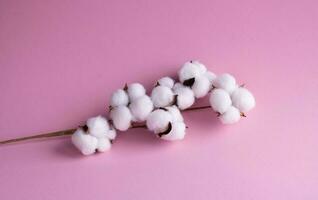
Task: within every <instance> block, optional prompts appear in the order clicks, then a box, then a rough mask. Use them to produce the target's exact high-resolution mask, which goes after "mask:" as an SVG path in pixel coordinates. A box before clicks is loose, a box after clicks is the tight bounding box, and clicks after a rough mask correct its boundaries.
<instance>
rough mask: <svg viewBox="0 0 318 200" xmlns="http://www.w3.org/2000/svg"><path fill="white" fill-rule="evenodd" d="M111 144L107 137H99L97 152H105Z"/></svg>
mask: <svg viewBox="0 0 318 200" xmlns="http://www.w3.org/2000/svg"><path fill="white" fill-rule="evenodd" d="M111 146H112V144H111V142H110V141H109V139H107V138H99V139H98V142H97V150H98V151H99V152H105V151H108V150H110V148H111Z"/></svg>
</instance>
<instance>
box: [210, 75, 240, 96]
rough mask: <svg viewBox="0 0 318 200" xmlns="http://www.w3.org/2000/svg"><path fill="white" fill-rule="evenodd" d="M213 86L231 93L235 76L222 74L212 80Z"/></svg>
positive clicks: (234, 84) (235, 86)
mask: <svg viewBox="0 0 318 200" xmlns="http://www.w3.org/2000/svg"><path fill="white" fill-rule="evenodd" d="M213 86H214V87H215V88H220V89H223V90H226V91H227V92H228V93H230V94H231V93H232V92H233V91H234V90H235V89H236V88H237V85H236V81H235V78H234V77H233V76H232V75H230V74H222V75H220V76H218V77H216V79H215V80H214V81H213Z"/></svg>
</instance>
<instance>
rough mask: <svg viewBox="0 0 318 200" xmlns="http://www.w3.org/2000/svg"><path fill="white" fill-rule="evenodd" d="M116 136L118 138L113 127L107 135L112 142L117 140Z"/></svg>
mask: <svg viewBox="0 0 318 200" xmlns="http://www.w3.org/2000/svg"><path fill="white" fill-rule="evenodd" d="M116 136H117V133H116V130H115V129H114V128H113V127H111V128H110V129H109V130H108V131H107V133H106V137H107V138H108V139H110V140H113V139H115V138H116Z"/></svg>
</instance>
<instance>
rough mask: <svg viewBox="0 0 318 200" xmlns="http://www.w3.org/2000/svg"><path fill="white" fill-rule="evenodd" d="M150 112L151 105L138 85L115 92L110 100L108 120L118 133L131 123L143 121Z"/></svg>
mask: <svg viewBox="0 0 318 200" xmlns="http://www.w3.org/2000/svg"><path fill="white" fill-rule="evenodd" d="M152 110H153V103H152V101H151V99H150V97H149V96H148V95H147V94H146V90H145V88H144V86H142V85H141V84H140V83H132V84H130V85H127V86H125V88H124V89H119V90H117V91H115V92H114V93H113V95H112V96H111V99H110V119H111V120H112V123H113V125H114V127H115V128H116V129H118V130H120V131H126V130H128V129H129V128H130V126H131V123H132V122H142V121H145V120H146V118H147V116H148V115H149V114H150V112H151V111H152Z"/></svg>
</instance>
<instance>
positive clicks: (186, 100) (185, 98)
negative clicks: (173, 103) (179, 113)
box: [174, 86, 195, 110]
mask: <svg viewBox="0 0 318 200" xmlns="http://www.w3.org/2000/svg"><path fill="white" fill-rule="evenodd" d="M174 92H175V94H176V95H177V105H178V108H180V109H181V110H184V109H187V108H189V107H191V106H192V105H193V104H194V101H195V98H194V93H193V91H192V90H191V89H190V88H189V87H184V86H182V87H177V88H176V89H175V90H174Z"/></svg>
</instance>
